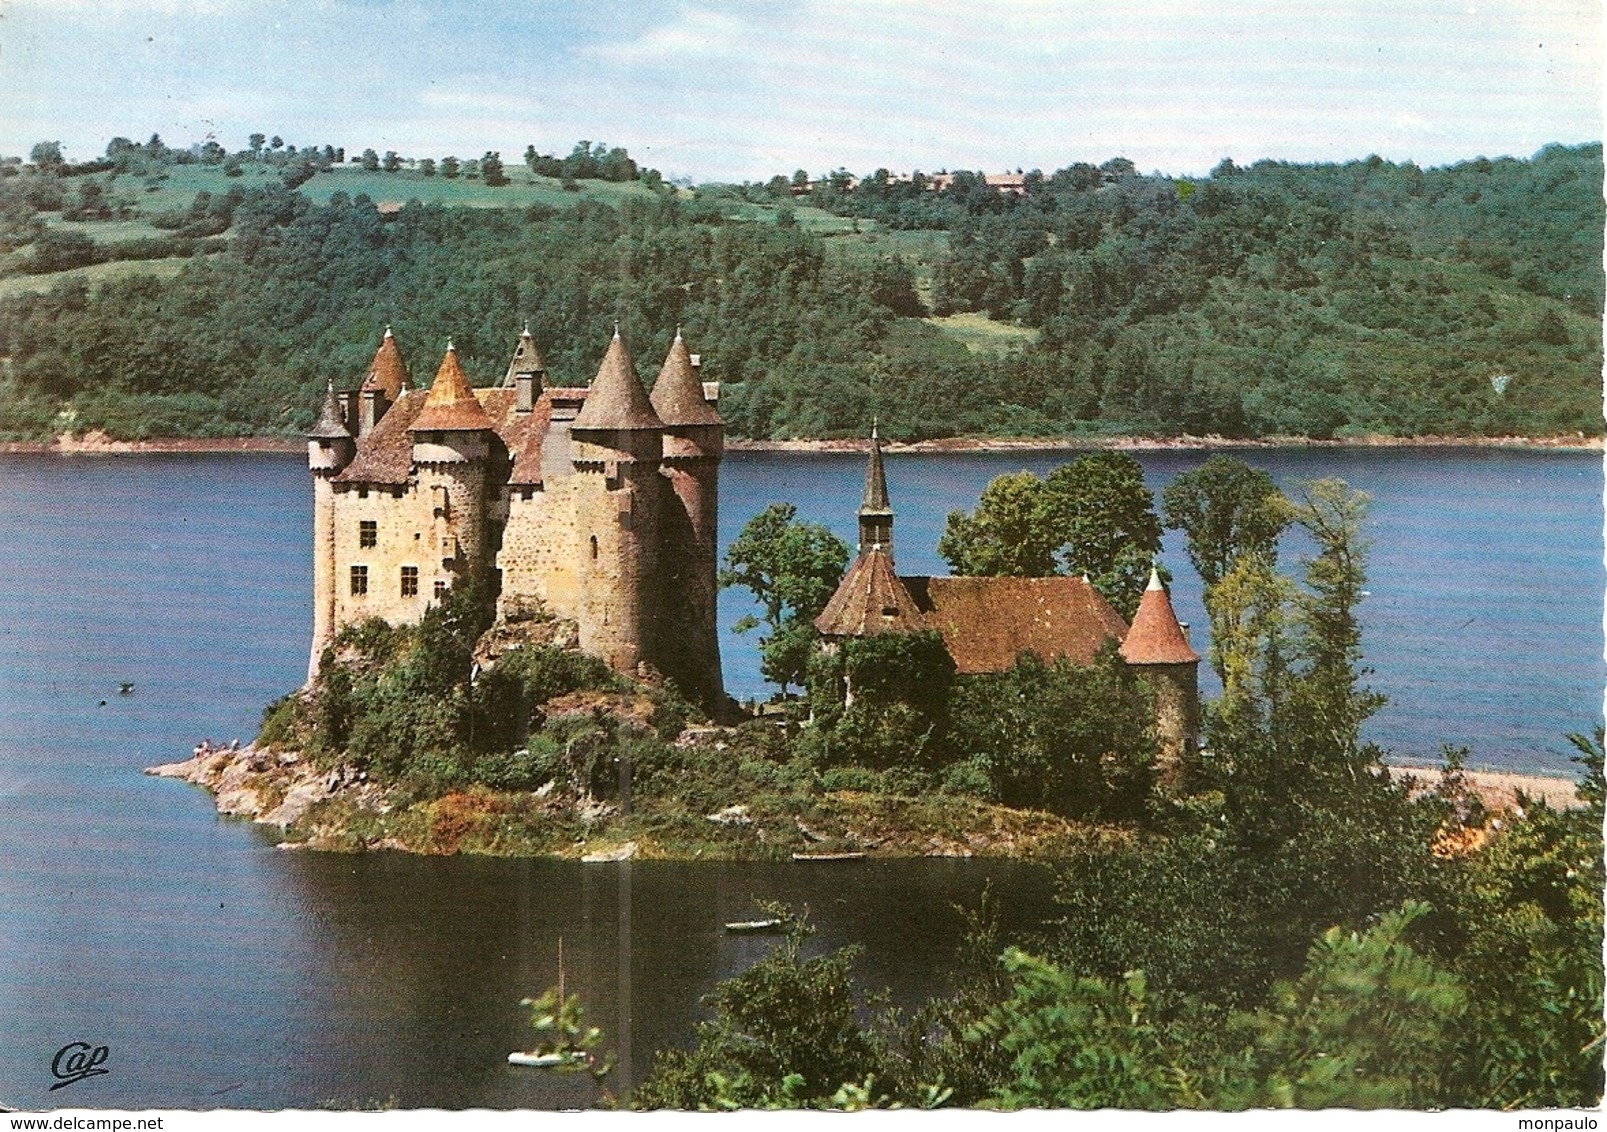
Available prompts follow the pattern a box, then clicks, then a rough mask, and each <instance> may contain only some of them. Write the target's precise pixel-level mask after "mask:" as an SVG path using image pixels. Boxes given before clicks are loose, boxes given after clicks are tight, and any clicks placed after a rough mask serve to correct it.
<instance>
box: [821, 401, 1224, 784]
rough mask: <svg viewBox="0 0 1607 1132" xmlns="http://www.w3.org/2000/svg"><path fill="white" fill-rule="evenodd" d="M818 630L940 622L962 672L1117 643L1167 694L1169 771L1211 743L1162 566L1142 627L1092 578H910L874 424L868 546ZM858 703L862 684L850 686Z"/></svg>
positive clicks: (863, 510) (932, 626)
mask: <svg viewBox="0 0 1607 1132" xmlns="http://www.w3.org/2000/svg"><path fill="white" fill-rule="evenodd" d="M815 628H816V629H817V630H819V632H820V635H821V637H822V638H823V640H824V641H825V647H827V648H833V647H837V646H839V645H840V644H841V642H842V641H844V640H846V639H848V638H852V637H869V636H875V635H877V634H880V633H918V632H922V631H925V630H935V631H936V632H937V633H938V634H940V635H941V636H942V638H943V646H944V648H945V649H946V650H947V652H948V654H949V656H950V657H951V658H952V659H953V661H954V670H955V672H956V673H957V674H959V675H961V676H969V675H976V674H980V673H987V672H1002V671H1004V670H1005V669H1007V668H1009V667H1010V666H1011V665H1012V664H1013V663H1015V659H1016V657H1017V656H1019V655H1020V654H1021V653H1023V652H1030V653H1033V654H1035V655H1036V656H1038V657H1040V658H1041V659H1043V660H1046V661H1048V660H1056V659H1060V658H1065V659H1067V660H1070V661H1071V662H1072V663H1074V664H1083V665H1086V664H1091V663H1093V660H1094V657H1095V656H1096V655H1097V654H1098V652H1099V650H1100V649H1101V648H1102V647H1103V646H1104V645H1105V644H1107V643H1108V642H1112V641H1114V642H1118V644H1119V651H1120V653H1121V657H1122V659H1123V660H1124V661H1126V662H1127V664H1128V665H1129V666H1130V667H1131V668H1133V669H1134V671H1135V672H1136V674H1137V675H1138V677H1139V679H1140V680H1142V681H1143V682H1144V683H1145V684H1146V685H1148V686H1149V688H1150V690H1151V692H1152V694H1153V695H1154V698H1155V738H1156V743H1157V746H1158V748H1159V752H1158V753H1159V761H1160V767H1161V770H1162V773H1163V775H1168V776H1171V775H1174V774H1176V773H1177V772H1178V771H1179V769H1180V768H1181V767H1182V766H1183V765H1184V764H1186V763H1187V762H1188V761H1189V760H1191V759H1192V758H1193V757H1194V755H1195V753H1196V751H1197V749H1198V745H1199V733H1200V697H1199V665H1200V657H1199V654H1198V653H1196V652H1195V651H1194V649H1193V648H1192V647H1190V645H1189V642H1188V636H1187V634H1185V633H1184V631H1183V626H1182V625H1181V623H1179V621H1178V619H1177V614H1176V613H1175V612H1174V611H1173V609H1172V602H1171V598H1170V597H1168V596H1167V593H1166V588H1165V587H1164V586H1163V585H1162V584H1161V580H1160V576H1159V575H1158V574H1157V573H1156V572H1155V571H1153V570H1152V571H1151V572H1150V580H1149V586H1148V588H1147V589H1145V591H1144V595H1143V597H1142V598H1140V600H1139V604H1138V609H1137V611H1136V612H1135V613H1134V614H1133V623H1132V625H1131V626H1129V625H1128V624H1127V622H1126V621H1124V620H1123V619H1122V615H1121V614H1120V613H1118V612H1116V610H1115V609H1114V608H1113V607H1112V606H1111V604H1110V603H1109V602H1108V601H1106V600H1105V598H1104V597H1103V596H1102V595H1101V594H1100V592H1099V591H1098V590H1097V589H1095V588H1094V587H1093V585H1091V584H1090V583H1089V581H1088V579H1087V578H1069V577H1052V578H995V577H989V578H967V577H949V578H929V577H920V576H903V577H901V576H900V575H899V574H898V572H897V570H896V569H895V568H894V566H893V508H892V504H891V502H890V501H889V499H888V494H887V472H886V468H885V465H884V463H883V460H882V447H881V441H880V440H879V439H878V438H877V436H876V432H875V430H874V429H872V430H871V443H870V456H869V459H868V460H867V462H866V466H865V494H864V497H863V500H862V502H861V503H860V507H859V553H858V555H857V556H856V557H855V558H854V561H853V563H852V564H851V565H850V566H849V567H848V572H847V573H846V574H844V575H843V580H842V582H841V583H839V584H838V586H837V590H836V592H835V593H833V594H832V596H831V600H830V601H828V602H827V603H826V608H825V609H824V610H822V611H821V614H820V616H819V617H817V618H815ZM843 694H844V696H845V697H847V698H848V699H850V700H851V699H852V696H853V688H852V687H851V686H847V687H844V688H843Z"/></svg>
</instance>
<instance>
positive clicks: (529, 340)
mask: <svg viewBox="0 0 1607 1132" xmlns="http://www.w3.org/2000/svg"><path fill="white" fill-rule="evenodd" d="M546 370H547V363H546V362H545V361H543V360H542V357H541V351H540V350H539V349H537V348H536V338H535V335H533V334H531V333H530V327H529V326H526V327H525V328H524V333H523V334H521V335H519V341H518V344H517V345H515V346H514V348H513V357H512V358H510V359H508V372H507V373H506V374H504V375H503V378H502V384H503V386H504V387H506V388H508V389H512V388H513V387H514V384H515V381H514V378H515V377H516V376H517V375H518V374H521V373H545V372H546Z"/></svg>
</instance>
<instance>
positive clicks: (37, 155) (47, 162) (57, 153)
mask: <svg viewBox="0 0 1607 1132" xmlns="http://www.w3.org/2000/svg"><path fill="white" fill-rule="evenodd" d="M28 160H29V161H31V162H33V163H34V164H35V165H37V166H39V168H40V169H42V170H45V171H47V172H52V173H53V172H56V171H57V170H59V169H60V168H61V167H62V165H64V164H65V163H66V162H65V159H64V158H63V157H62V155H61V143H60V142H58V141H42V142H36V143H34V147H33V148H32V149H30V150H29V151H28Z"/></svg>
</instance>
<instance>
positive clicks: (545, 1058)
mask: <svg viewBox="0 0 1607 1132" xmlns="http://www.w3.org/2000/svg"><path fill="white" fill-rule="evenodd" d="M585 1060H586V1055H585V1054H583V1053H581V1052H580V1051H579V1050H569V1051H568V1052H567V1053H539V1052H534V1051H532V1052H529V1053H526V1052H523V1051H520V1050H515V1051H514V1052H512V1053H510V1054H509V1055H508V1064H509V1065H528V1066H532V1067H533V1068H536V1069H553V1068H556V1067H557V1066H560V1065H580V1064H583V1063H584V1062H585Z"/></svg>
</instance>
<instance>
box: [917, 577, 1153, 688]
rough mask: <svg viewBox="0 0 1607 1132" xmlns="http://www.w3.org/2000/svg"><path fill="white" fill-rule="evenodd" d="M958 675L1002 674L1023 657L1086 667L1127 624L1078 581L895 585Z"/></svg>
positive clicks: (971, 580)
mask: <svg viewBox="0 0 1607 1132" xmlns="http://www.w3.org/2000/svg"><path fill="white" fill-rule="evenodd" d="M901 581H902V582H903V583H904V586H905V587H906V589H907V590H908V591H909V593H910V596H911V597H913V598H914V599H915V603H916V605H917V607H918V608H919V609H920V611H921V617H922V620H923V621H924V623H925V624H926V626H927V627H928V628H932V629H936V630H937V631H938V632H939V633H941V634H943V644H944V645H945V646H946V647H947V649H948V651H949V655H950V656H952V657H953V658H954V667H955V671H957V672H959V673H960V674H961V675H971V674H974V673H981V672H1003V671H1004V670H1005V669H1007V668H1009V667H1010V666H1011V665H1012V664H1014V663H1015V660H1016V657H1017V656H1019V655H1020V654H1021V653H1023V652H1030V653H1033V654H1035V655H1037V656H1039V657H1041V658H1043V659H1044V660H1055V659H1058V658H1060V657H1065V658H1066V659H1067V660H1070V661H1072V662H1073V663H1074V664H1090V663H1092V662H1093V659H1094V657H1095V656H1096V655H1097V654H1098V652H1099V649H1100V646H1101V645H1103V644H1104V643H1105V642H1106V641H1112V640H1120V639H1121V638H1122V637H1123V636H1124V635H1125V634H1126V633H1127V623H1126V622H1125V621H1123V620H1122V617H1121V614H1119V613H1117V612H1116V610H1115V609H1114V608H1112V607H1111V604H1110V603H1109V602H1108V601H1106V600H1105V599H1104V597H1102V596H1101V595H1100V593H1099V591H1098V590H1096V589H1095V588H1094V587H1093V586H1092V585H1090V584H1089V583H1088V582H1087V581H1085V580H1083V579H1082V578H1065V577H1054V578H923V577H907V578H903V579H901Z"/></svg>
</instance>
